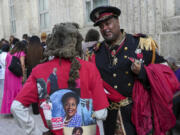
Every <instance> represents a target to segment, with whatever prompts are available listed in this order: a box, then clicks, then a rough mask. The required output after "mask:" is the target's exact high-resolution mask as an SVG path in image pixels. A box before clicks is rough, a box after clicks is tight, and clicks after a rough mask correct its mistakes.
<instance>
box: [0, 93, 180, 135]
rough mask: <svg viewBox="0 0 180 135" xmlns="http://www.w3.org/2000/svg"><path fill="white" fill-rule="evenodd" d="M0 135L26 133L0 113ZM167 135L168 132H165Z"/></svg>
mask: <svg viewBox="0 0 180 135" xmlns="http://www.w3.org/2000/svg"><path fill="white" fill-rule="evenodd" d="M1 101H2V92H1V91H0V108H1ZM29 111H30V113H31V115H32V117H33V118H34V120H35V123H36V124H37V125H38V127H39V129H40V130H41V131H42V132H45V131H47V129H46V128H45V127H44V125H43V122H42V119H41V117H40V115H34V114H33V113H32V108H31V107H30V108H29ZM0 135H26V134H25V132H24V131H23V130H22V129H21V128H20V127H19V126H18V125H17V123H16V121H15V119H14V118H13V117H12V116H10V115H2V114H0ZM167 135H169V134H167ZM173 135H180V131H176V130H173Z"/></svg>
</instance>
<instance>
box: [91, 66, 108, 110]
mask: <svg viewBox="0 0 180 135" xmlns="http://www.w3.org/2000/svg"><path fill="white" fill-rule="evenodd" d="M90 84H91V85H90V89H91V90H92V97H93V106H94V110H95V111H97V110H101V109H104V108H107V107H108V106H109V102H108V99H107V96H106V94H105V91H104V87H103V82H102V79H101V76H100V73H99V71H98V70H97V68H96V66H95V65H94V64H92V67H91V74H90Z"/></svg>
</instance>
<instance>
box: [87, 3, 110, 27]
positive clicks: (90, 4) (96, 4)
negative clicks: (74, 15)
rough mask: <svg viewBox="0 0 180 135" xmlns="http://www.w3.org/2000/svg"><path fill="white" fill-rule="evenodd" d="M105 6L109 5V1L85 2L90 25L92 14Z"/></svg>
mask: <svg viewBox="0 0 180 135" xmlns="http://www.w3.org/2000/svg"><path fill="white" fill-rule="evenodd" d="M103 5H109V0H85V7H86V23H90V22H91V20H90V18H89V15H90V12H91V11H92V10H93V9H94V8H96V7H98V6H103Z"/></svg>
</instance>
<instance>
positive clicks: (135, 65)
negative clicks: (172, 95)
mask: <svg viewBox="0 0 180 135" xmlns="http://www.w3.org/2000/svg"><path fill="white" fill-rule="evenodd" d="M131 70H132V72H133V73H135V74H136V75H139V73H140V70H141V62H140V61H139V60H137V59H135V60H134V62H133V63H132V65H131Z"/></svg>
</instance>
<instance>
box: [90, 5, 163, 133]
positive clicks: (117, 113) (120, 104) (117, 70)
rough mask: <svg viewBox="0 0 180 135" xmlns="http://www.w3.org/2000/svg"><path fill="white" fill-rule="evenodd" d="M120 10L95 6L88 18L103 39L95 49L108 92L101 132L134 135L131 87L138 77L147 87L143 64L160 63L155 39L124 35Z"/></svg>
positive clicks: (137, 35) (96, 60)
mask: <svg viewBox="0 0 180 135" xmlns="http://www.w3.org/2000/svg"><path fill="white" fill-rule="evenodd" d="M120 14H121V10H120V9H118V8H116V7H112V6H101V7H97V8H95V9H94V10H93V11H92V12H91V14H90V19H91V20H92V21H93V22H94V26H98V27H99V29H100V32H101V34H102V36H103V38H104V41H103V42H102V43H101V44H100V45H99V46H97V47H96V48H95V63H96V66H97V67H98V69H99V71H100V74H101V77H102V79H103V82H104V87H105V89H106V92H107V93H108V94H107V95H108V97H109V102H110V104H111V105H110V107H109V110H108V117H107V119H106V121H105V122H104V127H105V135H114V134H116V135H125V134H126V135H136V129H135V126H134V125H133V123H132V121H131V111H132V106H133V103H132V90H133V85H134V81H135V79H138V80H139V81H140V82H141V83H142V84H143V86H144V87H146V89H148V90H149V87H150V86H149V82H148V78H147V76H146V71H145V68H144V66H145V65H149V64H151V63H164V62H165V60H164V58H163V57H162V56H160V55H158V54H157V52H156V48H157V45H156V43H155V41H154V40H153V39H152V38H151V37H148V36H146V35H144V34H136V35H132V34H128V33H126V32H125V31H124V30H123V29H120V22H119V19H118V17H119V16H120Z"/></svg>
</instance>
